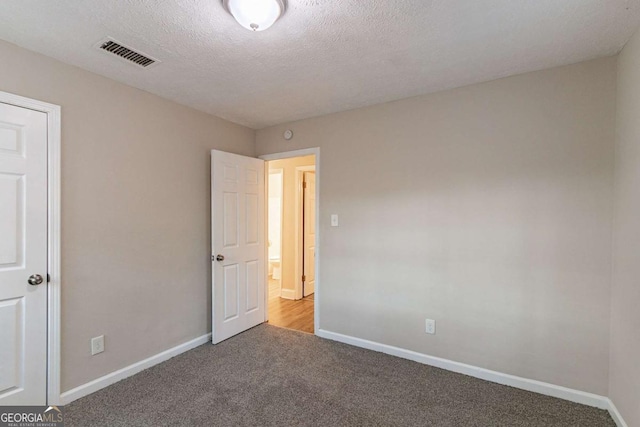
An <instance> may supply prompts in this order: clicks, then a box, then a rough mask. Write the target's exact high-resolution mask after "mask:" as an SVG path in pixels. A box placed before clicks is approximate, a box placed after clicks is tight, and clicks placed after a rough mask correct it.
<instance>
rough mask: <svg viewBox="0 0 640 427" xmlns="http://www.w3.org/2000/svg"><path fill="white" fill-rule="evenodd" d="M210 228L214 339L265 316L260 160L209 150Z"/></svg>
mask: <svg viewBox="0 0 640 427" xmlns="http://www.w3.org/2000/svg"><path fill="white" fill-rule="evenodd" d="M211 233H212V237H211V248H212V252H211V253H212V261H211V262H212V276H213V277H212V287H213V289H212V292H211V294H212V299H213V300H212V310H213V313H212V316H211V318H212V323H213V325H212V341H213V343H214V344H217V343H219V342H221V341H223V340H225V339H227V338H229V337H232V336H233V335H236V334H238V333H240V332H243V331H245V330H247V329H249V328H252V327H254V326H256V325H258V324H260V323H262V322H264V321H265V319H266V317H265V316H266V310H265V305H266V304H265V301H266V297H265V295H266V294H265V290H266V286H265V277H266V270H265V268H266V263H265V261H266V260H265V258H266V243H265V239H266V232H265V173H264V161H263V160H260V159H255V158H251V157H245V156H240V155H237V154H231V153H226V152H222V151H217V150H212V151H211ZM218 256H220V258H221V259H220V261H218V260H216V257H218ZM222 258H224V259H222Z"/></svg>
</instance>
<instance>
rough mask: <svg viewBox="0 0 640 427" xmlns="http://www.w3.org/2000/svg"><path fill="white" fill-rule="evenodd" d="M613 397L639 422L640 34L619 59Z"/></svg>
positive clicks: (626, 416) (628, 418) (631, 421)
mask: <svg viewBox="0 0 640 427" xmlns="http://www.w3.org/2000/svg"><path fill="white" fill-rule="evenodd" d="M617 101H618V102H617V121H616V174H615V201H616V203H615V208H614V210H615V219H614V224H615V230H614V283H613V292H612V301H611V302H612V304H611V368H610V376H611V380H610V397H611V399H612V400H613V402H614V403H615V405H616V406H617V408H618V410H619V411H620V412H621V413H622V416H623V418H624V419H625V421H626V422H627V424H628V425H629V426H640V406H639V403H640V364H639V363H638V362H639V361H640V309H639V305H640V32H639V33H636V35H635V36H634V37H633V38H632V39H631V40H630V41H629V43H628V44H627V45H626V46H625V48H624V50H623V51H622V53H621V54H620V56H619V57H618V98H617Z"/></svg>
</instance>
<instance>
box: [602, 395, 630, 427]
mask: <svg viewBox="0 0 640 427" xmlns="http://www.w3.org/2000/svg"><path fill="white" fill-rule="evenodd" d="M607 402H608V404H609V405H608V407H607V410H608V411H609V414H611V418H613V421H615V423H616V425H617V426H618V427H629V426H628V425H627V423H626V422H625V421H624V419H623V418H622V415H621V414H620V412H618V408H616V405H614V404H613V401H612V400H611V399H607Z"/></svg>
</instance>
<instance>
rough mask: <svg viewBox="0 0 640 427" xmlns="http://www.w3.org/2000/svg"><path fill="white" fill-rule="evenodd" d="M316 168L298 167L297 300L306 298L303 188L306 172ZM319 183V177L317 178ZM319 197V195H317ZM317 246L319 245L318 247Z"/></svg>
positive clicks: (296, 225) (295, 268)
mask: <svg viewBox="0 0 640 427" xmlns="http://www.w3.org/2000/svg"><path fill="white" fill-rule="evenodd" d="M315 171H316V166H315V164H314V165H313V166H297V167H296V202H295V203H296V220H295V227H296V232H295V242H296V246H295V250H296V259H295V264H294V270H293V271H294V272H295V276H294V277H297V278H299V279H300V280H298V281H297V282H296V287H295V292H296V294H295V298H296V300H298V299H302V298H304V295H303V293H302V292H303V289H302V280H301V279H302V275H303V274H304V271H303V268H302V267H303V260H304V210H303V209H304V189H303V188H302V183H303V182H304V173H305V172H315ZM316 181H317V176H316ZM316 196H317V194H316ZM316 230H317V228H316ZM316 246H317V245H316Z"/></svg>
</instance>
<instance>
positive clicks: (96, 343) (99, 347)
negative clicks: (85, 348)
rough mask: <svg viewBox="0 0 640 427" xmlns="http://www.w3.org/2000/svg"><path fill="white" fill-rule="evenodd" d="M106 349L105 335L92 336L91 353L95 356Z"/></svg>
mask: <svg viewBox="0 0 640 427" xmlns="http://www.w3.org/2000/svg"><path fill="white" fill-rule="evenodd" d="M103 351H104V335H100V336H99V337H95V338H91V355H92V356H94V355H96V354H98V353H102V352H103Z"/></svg>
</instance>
